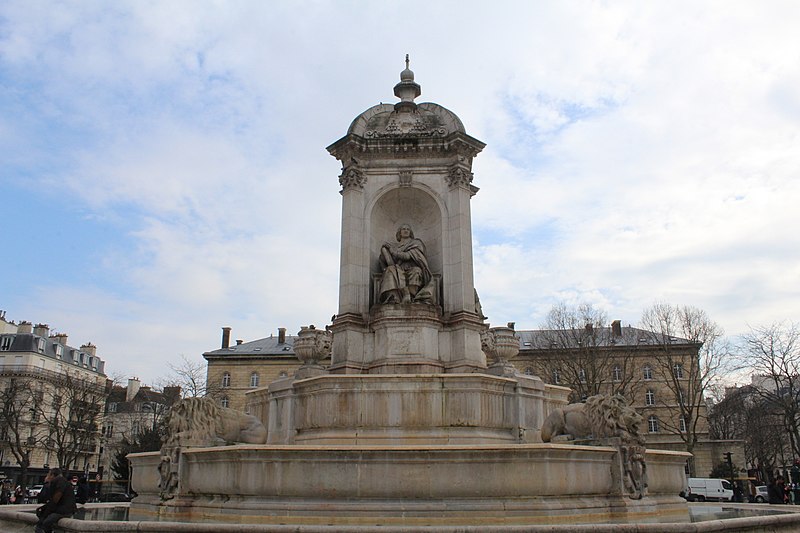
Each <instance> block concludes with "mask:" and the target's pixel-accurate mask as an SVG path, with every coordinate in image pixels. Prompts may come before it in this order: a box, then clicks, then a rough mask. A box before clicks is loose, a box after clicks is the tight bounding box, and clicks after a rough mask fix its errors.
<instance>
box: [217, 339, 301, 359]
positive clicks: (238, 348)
mask: <svg viewBox="0 0 800 533" xmlns="http://www.w3.org/2000/svg"><path fill="white" fill-rule="evenodd" d="M296 338H297V336H293V335H286V339H285V342H282V343H281V342H278V340H279V338H278V337H277V336H272V335H270V336H269V337H265V338H263V339H256V340H254V341H250V342H243V343H242V344H235V345H233V346H230V347H228V348H220V349H218V350H211V351H209V352H205V353H204V354H203V356H204V357H206V356H211V357H220V356H232V357H241V356H247V355H252V356H292V357H294V340H295V339H296Z"/></svg>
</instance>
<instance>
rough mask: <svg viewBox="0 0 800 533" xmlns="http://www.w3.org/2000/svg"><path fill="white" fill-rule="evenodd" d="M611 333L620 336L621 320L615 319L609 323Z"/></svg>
mask: <svg viewBox="0 0 800 533" xmlns="http://www.w3.org/2000/svg"><path fill="white" fill-rule="evenodd" d="M611 333H612V334H613V335H614V336H615V337H622V320H615V321H613V322H612V323H611Z"/></svg>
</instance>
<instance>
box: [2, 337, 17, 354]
mask: <svg viewBox="0 0 800 533" xmlns="http://www.w3.org/2000/svg"><path fill="white" fill-rule="evenodd" d="M12 342H14V337H12V336H8V337H3V340H1V341H0V350H3V351H8V350H10V349H11V343H12Z"/></svg>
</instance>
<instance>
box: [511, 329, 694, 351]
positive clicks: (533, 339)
mask: <svg viewBox="0 0 800 533" xmlns="http://www.w3.org/2000/svg"><path fill="white" fill-rule="evenodd" d="M516 333H517V337H518V338H519V342H520V349H521V350H552V349H557V348H567V349H568V348H578V347H579V346H580V344H579V341H581V340H584V339H591V342H590V345H591V346H601V347H603V346H605V347H612V346H615V347H623V346H624V347H646V346H660V345H663V344H670V345H673V346H682V347H696V346H698V345H699V344H700V343H697V342H693V341H690V340H688V339H682V338H680V337H670V336H666V335H662V334H660V333H655V332H652V331H647V330H644V329H639V328H634V327H632V326H624V327H620V328H619V330H618V334H615V332H614V329H613V328H612V327H593V328H591V329H589V328H578V329H567V330H543V329H537V330H521V331H517V332H516Z"/></svg>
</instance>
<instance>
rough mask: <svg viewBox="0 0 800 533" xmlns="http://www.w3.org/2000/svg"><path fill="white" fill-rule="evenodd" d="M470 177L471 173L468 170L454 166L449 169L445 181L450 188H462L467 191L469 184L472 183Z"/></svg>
mask: <svg viewBox="0 0 800 533" xmlns="http://www.w3.org/2000/svg"><path fill="white" fill-rule="evenodd" d="M472 176H473V175H472V172H470V171H469V170H467V169H465V168H463V167H460V166H455V167H453V168H452V169H450V173H449V174H448V175H447V177H445V180H446V181H447V185H448V186H449V187H450V188H453V187H464V188H467V189H468V188H470V183H472Z"/></svg>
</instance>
